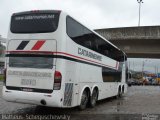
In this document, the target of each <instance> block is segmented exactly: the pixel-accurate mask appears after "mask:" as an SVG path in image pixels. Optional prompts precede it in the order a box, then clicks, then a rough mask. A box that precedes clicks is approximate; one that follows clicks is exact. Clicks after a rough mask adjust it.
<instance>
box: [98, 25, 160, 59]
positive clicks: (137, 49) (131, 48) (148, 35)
mask: <svg viewBox="0 0 160 120" xmlns="http://www.w3.org/2000/svg"><path fill="white" fill-rule="evenodd" d="M95 31H96V32H98V33H99V34H101V35H102V36H104V37H105V38H106V39H108V40H109V41H111V42H112V43H113V44H115V45H116V46H118V47H119V48H120V49H121V50H123V51H124V52H125V53H126V54H127V55H128V57H131V58H160V26H143V27H127V28H109V29H98V30H95Z"/></svg>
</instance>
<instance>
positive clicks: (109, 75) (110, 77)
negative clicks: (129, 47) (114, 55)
mask: <svg viewBox="0 0 160 120" xmlns="http://www.w3.org/2000/svg"><path fill="white" fill-rule="evenodd" d="M122 66H123V63H122V62H121V63H120V65H119V69H118V70H114V69H110V68H106V67H102V77H103V82H121V76H122Z"/></svg>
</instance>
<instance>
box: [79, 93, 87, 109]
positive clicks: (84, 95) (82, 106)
mask: <svg viewBox="0 0 160 120" xmlns="http://www.w3.org/2000/svg"><path fill="white" fill-rule="evenodd" d="M87 103H88V93H87V91H86V90H84V91H83V93H82V97H81V103H80V106H79V109H80V110H84V109H85V108H86V106H87Z"/></svg>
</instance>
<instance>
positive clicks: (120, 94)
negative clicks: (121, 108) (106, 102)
mask: <svg viewBox="0 0 160 120" xmlns="http://www.w3.org/2000/svg"><path fill="white" fill-rule="evenodd" d="M121 97H122V92H121V89H120V88H119V89H118V94H117V98H121Z"/></svg>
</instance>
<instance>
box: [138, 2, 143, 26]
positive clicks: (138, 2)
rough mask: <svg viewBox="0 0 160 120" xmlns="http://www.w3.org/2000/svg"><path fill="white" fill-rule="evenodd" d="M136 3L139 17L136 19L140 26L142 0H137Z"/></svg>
mask: <svg viewBox="0 0 160 120" xmlns="http://www.w3.org/2000/svg"><path fill="white" fill-rule="evenodd" d="M137 2H138V4H139V19H138V26H140V22H141V4H142V3H143V1H142V0H137Z"/></svg>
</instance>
